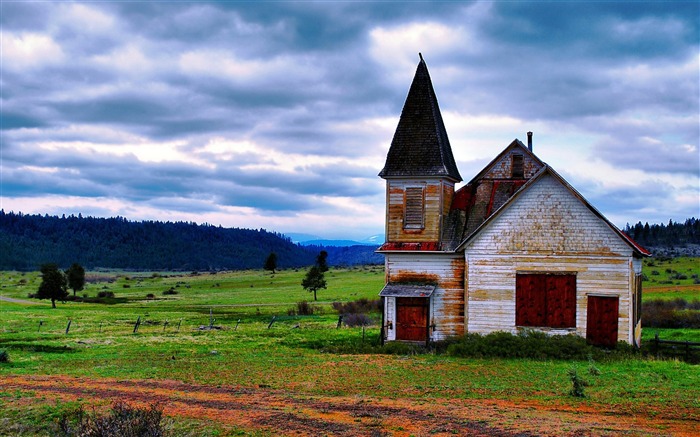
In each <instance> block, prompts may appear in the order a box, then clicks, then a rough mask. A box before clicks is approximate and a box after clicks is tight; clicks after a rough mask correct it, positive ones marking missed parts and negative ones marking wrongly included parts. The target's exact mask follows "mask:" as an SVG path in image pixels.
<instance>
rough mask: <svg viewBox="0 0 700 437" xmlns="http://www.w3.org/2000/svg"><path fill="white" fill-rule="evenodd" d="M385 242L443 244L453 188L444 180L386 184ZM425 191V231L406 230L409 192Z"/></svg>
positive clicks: (396, 181)
mask: <svg viewBox="0 0 700 437" xmlns="http://www.w3.org/2000/svg"><path fill="white" fill-rule="evenodd" d="M386 187H387V206H386V241H387V242H392V243H408V242H410V243H421V242H438V241H440V236H441V231H442V220H443V216H444V215H446V214H447V213H448V212H449V205H450V203H451V201H452V196H453V195H454V184H453V183H451V182H449V181H445V180H441V179H432V180H430V179H414V180H406V179H402V180H391V179H390V180H387V184H386ZM408 187H422V188H423V190H424V206H423V217H424V219H423V223H424V226H423V228H422V229H406V228H404V217H405V212H406V188H408Z"/></svg>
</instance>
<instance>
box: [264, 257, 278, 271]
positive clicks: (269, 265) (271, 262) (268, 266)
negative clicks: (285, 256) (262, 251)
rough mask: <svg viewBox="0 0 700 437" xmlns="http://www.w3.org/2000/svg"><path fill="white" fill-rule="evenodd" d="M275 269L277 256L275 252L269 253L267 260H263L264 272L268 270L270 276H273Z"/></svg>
mask: <svg viewBox="0 0 700 437" xmlns="http://www.w3.org/2000/svg"><path fill="white" fill-rule="evenodd" d="M276 269H277V254H276V253H275V252H271V253H270V255H268V257H267V259H266V260H265V270H270V271H271V272H272V274H273V275H274V274H275V270H276Z"/></svg>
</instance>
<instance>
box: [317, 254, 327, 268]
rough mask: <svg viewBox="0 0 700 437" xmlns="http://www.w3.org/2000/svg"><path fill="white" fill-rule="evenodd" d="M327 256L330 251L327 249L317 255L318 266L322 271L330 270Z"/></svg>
mask: <svg viewBox="0 0 700 437" xmlns="http://www.w3.org/2000/svg"><path fill="white" fill-rule="evenodd" d="M326 258H328V252H326V251H325V250H322V251H320V252H319V253H318V256H316V265H317V266H318V268H319V270H321V273H324V272H327V271H328V263H327V262H326Z"/></svg>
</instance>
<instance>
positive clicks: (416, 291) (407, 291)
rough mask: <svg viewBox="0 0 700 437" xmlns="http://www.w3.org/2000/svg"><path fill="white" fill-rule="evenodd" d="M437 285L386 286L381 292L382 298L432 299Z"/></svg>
mask: <svg viewBox="0 0 700 437" xmlns="http://www.w3.org/2000/svg"><path fill="white" fill-rule="evenodd" d="M436 288H437V286H436V285H413V284H386V285H385V286H384V288H382V291H381V292H379V296H381V297H430V295H432V294H433V292H434V291H435V289H436Z"/></svg>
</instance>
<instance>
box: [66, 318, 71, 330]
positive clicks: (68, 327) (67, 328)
mask: <svg viewBox="0 0 700 437" xmlns="http://www.w3.org/2000/svg"><path fill="white" fill-rule="evenodd" d="M71 322H72V320H71V319H68V326H66V334H68V331H69V330H70V323H71Z"/></svg>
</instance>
